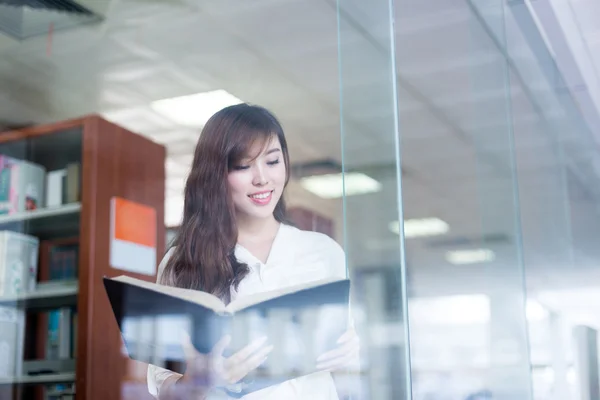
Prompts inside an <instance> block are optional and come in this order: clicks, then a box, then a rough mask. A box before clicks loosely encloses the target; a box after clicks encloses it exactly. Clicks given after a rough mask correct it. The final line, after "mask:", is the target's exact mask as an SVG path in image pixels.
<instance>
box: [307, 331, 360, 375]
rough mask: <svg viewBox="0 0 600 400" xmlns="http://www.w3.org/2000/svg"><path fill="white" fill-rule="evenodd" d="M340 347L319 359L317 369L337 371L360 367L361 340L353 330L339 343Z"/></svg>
mask: <svg viewBox="0 0 600 400" xmlns="http://www.w3.org/2000/svg"><path fill="white" fill-rule="evenodd" d="M337 343H338V347H337V348H335V349H333V350H330V351H328V352H326V353H324V354H322V355H321V356H319V358H317V369H318V370H320V371H330V372H333V371H336V370H340V369H343V368H346V367H349V366H352V365H358V361H359V354H360V339H359V338H358V335H357V334H356V331H355V330H354V329H353V328H350V329H348V330H347V331H346V332H345V333H344V334H343V335H342V336H341V337H340V338H339V339H338V341H337Z"/></svg>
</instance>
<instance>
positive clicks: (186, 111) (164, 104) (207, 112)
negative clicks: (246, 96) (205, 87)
mask: <svg viewBox="0 0 600 400" xmlns="http://www.w3.org/2000/svg"><path fill="white" fill-rule="evenodd" d="M239 103H242V101H241V100H240V99H238V98H237V97H235V96H233V95H232V94H230V93H228V92H226V91H225V90H214V91H212V92H204V93H196V94H191V95H187V96H181V97H174V98H171V99H163V100H158V101H155V102H153V103H152V105H151V107H152V109H153V110H154V111H156V112H157V113H159V114H161V115H163V116H165V117H167V118H169V119H170V120H171V121H173V122H176V123H178V124H181V125H187V126H191V127H196V128H201V127H203V126H204V124H205V123H206V121H208V119H209V118H210V117H212V116H213V114H214V113H216V112H217V111H219V110H221V109H223V108H225V107H228V106H232V105H234V104H239Z"/></svg>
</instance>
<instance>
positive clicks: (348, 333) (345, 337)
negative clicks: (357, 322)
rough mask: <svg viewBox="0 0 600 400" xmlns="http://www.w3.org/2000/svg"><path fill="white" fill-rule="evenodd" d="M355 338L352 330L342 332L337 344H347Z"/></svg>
mask: <svg viewBox="0 0 600 400" xmlns="http://www.w3.org/2000/svg"><path fill="white" fill-rule="evenodd" d="M356 336H357V335H356V332H355V331H354V329H348V330H347V331H346V332H344V334H343V335H342V336H340V338H339V339H338V341H337V343H338V344H342V343H345V342H348V341H350V340H352V339H354V338H355V337H356Z"/></svg>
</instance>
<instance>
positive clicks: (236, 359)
mask: <svg viewBox="0 0 600 400" xmlns="http://www.w3.org/2000/svg"><path fill="white" fill-rule="evenodd" d="M266 342H267V337H266V336H263V337H261V338H259V339H256V340H254V341H252V342H251V343H250V344H249V345H247V346H246V347H244V348H243V349H241V350H240V351H238V352H237V353H235V354H234V355H232V356H231V357H229V358H227V360H226V361H225V364H226V366H230V365H231V366H234V365H236V364H240V363H242V362H244V360H246V358H248V357H250V356H251V355H252V354H253V353H254V352H256V351H257V350H258V349H260V348H261V347H262V346H263V345H264V344H265V343H266Z"/></svg>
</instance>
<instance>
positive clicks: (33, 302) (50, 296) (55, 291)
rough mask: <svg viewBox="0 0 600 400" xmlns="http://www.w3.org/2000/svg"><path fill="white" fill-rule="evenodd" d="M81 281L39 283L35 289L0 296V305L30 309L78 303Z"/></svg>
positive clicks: (51, 307)
mask: <svg viewBox="0 0 600 400" xmlns="http://www.w3.org/2000/svg"><path fill="white" fill-rule="evenodd" d="M78 292H79V282H78V281H76V280H69V281H58V282H56V283H55V282H48V283H39V284H38V285H37V287H36V289H35V290H32V291H30V292H26V293H21V294H18V295H12V296H3V297H0V307H7V306H15V307H21V308H27V309H29V310H44V309H53V308H60V307H63V306H69V305H74V304H77V293H78Z"/></svg>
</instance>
